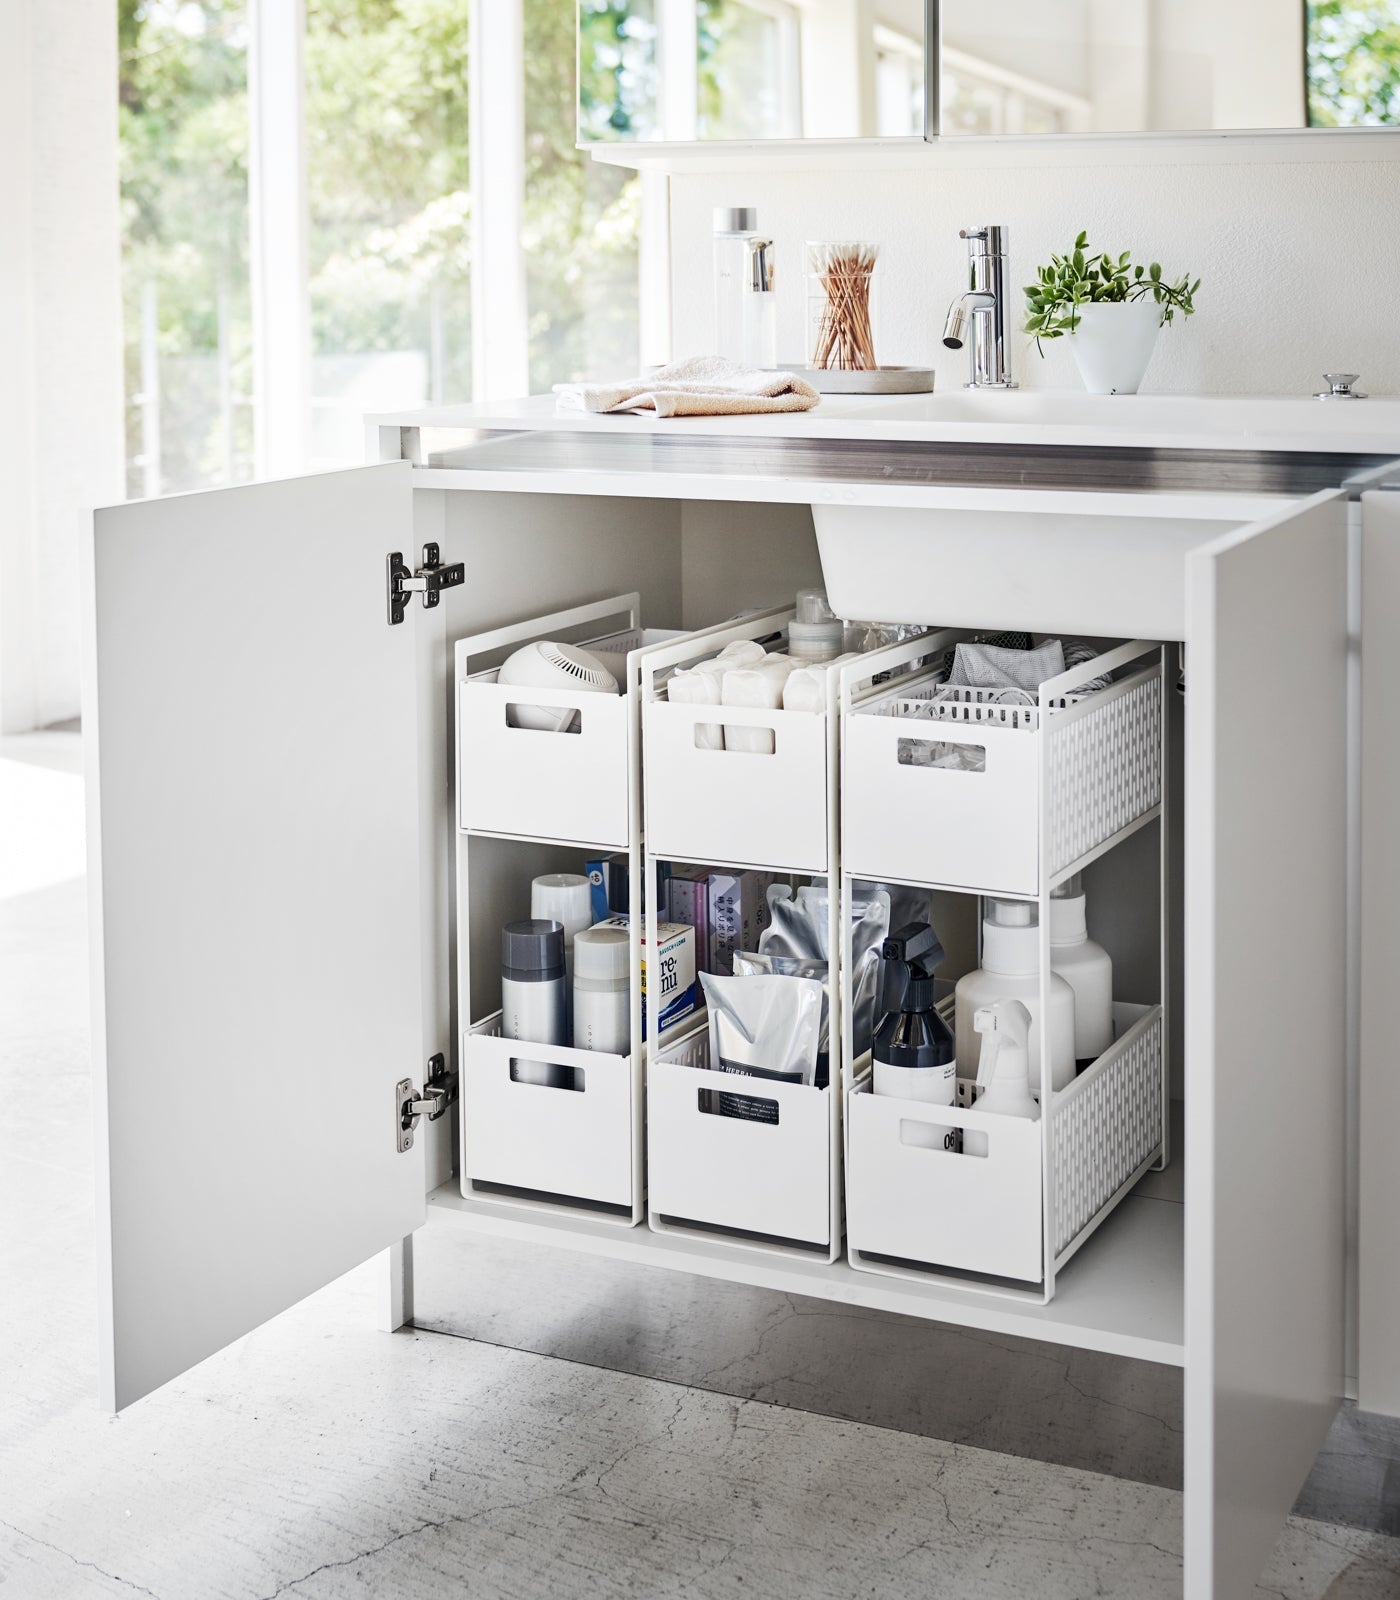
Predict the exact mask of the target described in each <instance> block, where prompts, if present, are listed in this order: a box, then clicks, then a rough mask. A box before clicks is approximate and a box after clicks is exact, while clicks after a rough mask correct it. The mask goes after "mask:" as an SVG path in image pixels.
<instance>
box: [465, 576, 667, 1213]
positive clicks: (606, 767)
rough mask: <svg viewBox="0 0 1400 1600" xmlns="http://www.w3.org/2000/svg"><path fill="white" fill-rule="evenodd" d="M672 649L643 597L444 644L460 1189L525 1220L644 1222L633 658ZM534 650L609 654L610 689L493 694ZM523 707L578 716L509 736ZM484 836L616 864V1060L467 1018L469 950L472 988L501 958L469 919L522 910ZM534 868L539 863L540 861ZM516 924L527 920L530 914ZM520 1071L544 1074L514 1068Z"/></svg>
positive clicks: (507, 865) (575, 859) (470, 1014)
mask: <svg viewBox="0 0 1400 1600" xmlns="http://www.w3.org/2000/svg"><path fill="white" fill-rule="evenodd" d="M681 637H683V636H682V635H680V634H678V633H677V632H676V631H675V630H660V629H651V628H644V627H643V626H642V620H641V601H640V596H639V595H636V594H630V595H621V596H615V597H613V598H610V599H606V600H601V601H598V602H596V603H594V604H591V605H584V606H576V607H574V608H572V609H570V610H567V611H559V612H555V613H553V614H552V615H549V616H544V617H537V618H533V619H531V620H530V621H527V622H522V623H518V624H514V625H512V626H509V627H504V628H496V629H493V630H491V631H490V632H489V633H482V634H477V635H475V636H474V637H471V638H467V639H462V640H460V641H459V642H458V644H457V647H456V683H457V814H458V823H459V832H458V851H457V923H458V938H457V961H458V979H457V981H458V994H459V997H460V1011H461V1015H462V1018H463V1037H462V1073H461V1082H462V1093H461V1103H462V1162H461V1167H462V1190H463V1193H464V1195H466V1196H467V1197H468V1198H477V1199H489V1200H491V1201H494V1202H498V1203H502V1204H509V1205H519V1206H526V1207H529V1208H533V1209H539V1208H541V1207H543V1208H545V1209H549V1210H559V1209H577V1208H578V1207H579V1206H584V1207H587V1208H589V1209H590V1210H592V1211H594V1212H596V1214H597V1215H598V1216H599V1217H600V1219H602V1220H613V1221H617V1222H619V1223H621V1224H624V1225H626V1226H632V1225H634V1224H635V1223H636V1222H638V1221H639V1220H640V1219H641V1216H642V1211H643V1205H644V1194H645V1188H644V1182H643V1088H642V1058H643V1053H644V1050H643V1043H642V1002H641V985H640V979H639V973H640V965H641V927H642V917H641V871H642V856H641V771H640V767H641V737H640V733H641V730H640V690H641V662H642V661H643V659H644V658H645V656H646V654H647V652H648V651H649V650H651V649H655V648H657V647H659V646H664V645H666V644H668V643H669V642H670V641H672V640H675V639H678V638H681ZM536 640H553V641H557V642H563V643H572V644H580V645H583V646H584V647H585V648H588V649H590V650H593V651H600V652H604V653H606V654H608V655H610V656H612V657H613V658H614V659H616V658H618V657H621V658H622V659H623V661H624V662H625V667H624V669H623V670H624V674H625V682H624V683H623V692H622V693H621V694H601V693H595V692H590V691H587V690H579V689H573V688H569V687H564V686H561V687H554V686H550V687H548V688H522V687H518V686H507V685H503V684H501V683H499V682H498V681H497V674H498V668H499V665H500V662H501V661H502V660H503V659H505V657H506V656H508V655H509V654H510V653H511V652H512V651H513V650H515V649H517V648H519V647H520V646H522V645H525V644H528V643H531V642H533V641H536ZM483 663H485V664H484V665H483ZM520 705H533V706H546V707H569V708H573V709H575V710H576V711H577V712H578V716H577V717H576V718H575V719H574V727H573V729H572V731H569V732H560V733H554V732H545V731H541V730H540V729H538V728H531V727H520V726H517V725H516V722H517V718H516V717H514V716H513V715H512V708H513V707H516V706H520ZM482 840H498V841H502V842H503V846H504V845H508V844H510V843H519V842H527V843H530V844H532V845H534V846H545V845H548V846H561V847H572V858H571V860H570V862H569V865H570V869H571V870H578V869H579V868H580V867H581V866H582V864H583V862H584V860H585V859H591V858H595V857H600V856H606V855H609V854H620V853H622V852H626V853H627V858H628V886H629V897H630V898H629V917H630V928H629V935H630V939H629V943H630V950H629V971H630V973H631V975H632V982H631V996H630V1008H631V1017H632V1022H631V1040H632V1044H631V1049H630V1051H629V1052H628V1053H627V1054H625V1055H614V1054H610V1053H607V1052H602V1051H592V1050H580V1049H575V1048H573V1047H572V1046H563V1045H545V1044H541V1043H538V1042H527V1041H521V1040H514V1039H505V1038H502V1037H501V1018H500V1013H499V1011H491V1012H489V1013H488V1014H487V1015H485V1016H480V1015H478V1014H477V1011H476V1009H475V1008H474V1006H473V1001H472V994H473V948H474V943H477V944H479V945H480V948H479V950H477V952H476V964H477V974H476V975H477V984H476V988H477V990H478V991H480V990H481V989H482V988H483V987H486V983H485V981H484V980H485V979H487V978H488V976H489V974H490V972H491V970H492V966H493V963H498V961H499V954H498V950H499V936H498V934H497V933H496V928H497V926H498V923H499V921H500V920H502V919H501V918H500V917H485V918H484V917H483V915H482V909H483V907H489V908H497V907H500V906H502V905H504V904H505V899H506V895H507V893H509V894H510V895H514V896H516V897H517V898H516V899H515V900H514V901H513V902H512V903H513V904H515V905H516V906H517V907H520V901H519V898H518V896H519V895H520V893H521V890H522V886H521V884H520V883H518V882H515V881H513V880H514V879H515V878H517V877H519V876H520V872H519V871H518V870H517V869H516V867H515V862H514V858H509V859H507V858H504V857H502V858H497V859H493V858H492V857H491V855H490V847H487V848H486V849H485V850H483V847H482V845H481V844H480V841H482ZM474 852H481V853H482V855H483V857H484V859H485V863H486V864H485V865H483V866H480V867H479V868H477V869H475V870H474V869H473V865H472V862H473V859H474ZM529 859H535V858H534V857H530V858H529ZM538 859H540V860H541V861H544V859H545V857H544V855H543V853H541V855H540V856H539V858H538ZM562 860H563V857H562V855H561V856H560V859H559V860H551V861H549V862H548V864H547V865H545V866H543V868H542V870H554V868H555V867H556V866H558V865H560V864H561V862H562ZM525 888H528V883H526V885H525ZM515 914H516V915H528V910H527V909H517V911H516V913H515ZM474 917H475V921H476V934H475V939H474V934H473V920H474ZM522 1063H528V1064H529V1065H531V1066H537V1065H538V1064H541V1063H543V1064H544V1065H546V1066H548V1067H550V1068H551V1069H553V1070H551V1071H550V1072H548V1073H547V1074H540V1073H538V1072H522V1071H521V1070H520V1068H521V1065H522ZM541 1077H544V1078H546V1079H547V1080H548V1081H546V1082H541V1081H540V1079H541Z"/></svg>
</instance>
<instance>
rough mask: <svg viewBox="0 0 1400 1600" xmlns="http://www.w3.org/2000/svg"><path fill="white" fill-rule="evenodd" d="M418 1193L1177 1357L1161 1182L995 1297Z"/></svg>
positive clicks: (922, 1307) (478, 1214) (566, 1238)
mask: <svg viewBox="0 0 1400 1600" xmlns="http://www.w3.org/2000/svg"><path fill="white" fill-rule="evenodd" d="M1163 1176H1165V1175H1163ZM429 1205H430V1207H431V1208H433V1210H435V1211H437V1212H438V1213H444V1212H450V1213H451V1214H452V1216H453V1218H454V1220H456V1221H458V1222H460V1223H462V1224H465V1225H466V1226H467V1227H469V1228H472V1229H473V1230H475V1231H476V1232H478V1233H486V1234H491V1235H493V1236H494V1237H497V1238H503V1239H513V1240H516V1241H517V1242H519V1243H523V1244H543V1245H554V1246H555V1247H557V1248H559V1249H564V1250H577V1251H581V1252H582V1253H583V1254H585V1255H594V1256H606V1257H609V1258H610V1259H612V1260H615V1261H631V1262H635V1263H636V1264H637V1265H639V1266H650V1267H668V1268H671V1269H673V1270H677V1271H682V1272H692V1273H698V1274H699V1275H700V1276H702V1277H709V1278H719V1279H724V1280H726V1281H728V1282H731V1283H746V1284H751V1285H753V1286H754V1287H756V1288H764V1289H776V1290H778V1291H779V1292H780V1293H785V1294H805V1295H811V1296H814V1297H815V1298H817V1299H821V1300H834V1301H837V1302H839V1303H840V1304H843V1305H857V1306H864V1307H866V1308H867V1309H870V1310H875V1311H894V1312H900V1313H902V1314H903V1315H905V1316H914V1317H923V1318H926V1319H927V1320H929V1321H933V1322H947V1323H952V1324H954V1325H957V1326H961V1327H968V1328H980V1329H982V1330H984V1331H986V1332H989V1333H1001V1334H1010V1335H1013V1336H1016V1337H1020V1338H1025V1339H1041V1340H1045V1341H1046V1342H1048V1343H1051V1344H1064V1345H1072V1346H1075V1347H1077V1348H1080V1349H1085V1350H1101V1351H1104V1352H1106V1353H1108V1354H1110V1355H1121V1356H1130V1357H1133V1358H1135V1359H1137V1360H1140V1361H1156V1362H1160V1363H1162V1364H1164V1365H1167V1366H1178V1367H1179V1366H1184V1365H1185V1341H1184V1333H1183V1326H1184V1321H1183V1310H1182V1302H1183V1267H1182V1262H1183V1255H1182V1233H1183V1214H1184V1207H1183V1206H1182V1204H1181V1202H1180V1201H1179V1200H1176V1199H1174V1198H1170V1197H1169V1196H1168V1195H1167V1194H1163V1193H1157V1192H1146V1193H1145V1192H1143V1189H1141V1188H1140V1189H1139V1191H1138V1192H1137V1193H1135V1194H1133V1195H1130V1196H1129V1197H1128V1198H1127V1199H1126V1200H1125V1201H1124V1202H1123V1204H1122V1205H1121V1206H1120V1207H1119V1208H1118V1210H1117V1211H1116V1212H1115V1213H1114V1215H1113V1216H1112V1217H1110V1218H1109V1219H1108V1220H1107V1221H1106V1222H1105V1223H1104V1225H1103V1227H1102V1228H1100V1229H1099V1231H1098V1233H1097V1234H1096V1235H1095V1236H1094V1237H1093V1238H1092V1239H1091V1240H1090V1241H1089V1242H1088V1243H1087V1244H1086V1245H1085V1246H1084V1248H1083V1250H1082V1251H1081V1252H1080V1253H1079V1255H1078V1257H1077V1258H1076V1259H1075V1261H1074V1263H1073V1265H1072V1266H1071V1267H1069V1268H1067V1269H1066V1271H1065V1274H1064V1276H1063V1277H1062V1278H1061V1279H1060V1280H1059V1282H1058V1284H1057V1288H1056V1294H1055V1298H1054V1300H1052V1301H1051V1302H1050V1304H1049V1305H1038V1304H1032V1303H1030V1302H1028V1301H1024V1300H1020V1299H1013V1298H1005V1299H1003V1298H999V1297H996V1296H994V1295H990V1294H988V1293H987V1292H986V1291H985V1289H969V1290H967V1291H963V1290H959V1289H957V1288H954V1287H950V1286H949V1285H948V1284H947V1283H945V1282H929V1283H928V1284H922V1283H915V1282H910V1281H906V1280H904V1279H901V1278H887V1277H883V1276H878V1275H876V1274H873V1273H868V1272H857V1271H855V1270H854V1269H853V1268H852V1267H851V1266H850V1265H848V1264H847V1263H846V1262H845V1261H836V1262H832V1263H827V1262H825V1261H817V1260H813V1261H810V1262H809V1261H803V1260H800V1259H794V1258H792V1257H790V1256H779V1255H776V1254H773V1255H769V1254H766V1253H763V1252H760V1251H754V1250H746V1249H743V1248H740V1247H735V1246H732V1245H728V1244H726V1243H724V1242H723V1241H721V1240H718V1239H714V1238H711V1237H707V1236H701V1235H699V1234H697V1235H696V1236H695V1237H694V1238H690V1237H687V1236H684V1235H677V1234H674V1233H665V1234H660V1233H652V1232H650V1231H649V1230H648V1229H647V1228H646V1227H644V1226H643V1227H637V1228H630V1229H620V1228H618V1227H616V1226H615V1225H613V1224H609V1223H607V1222H601V1221H597V1220H595V1219H593V1218H591V1217H588V1216H586V1215H579V1216H577V1217H572V1216H564V1215H560V1214H559V1213H557V1212H554V1213H550V1214H548V1215H547V1216H546V1215H545V1214H543V1213H542V1214H541V1216H540V1219H539V1220H536V1219H535V1218H534V1217H532V1216H531V1215H530V1214H529V1213H528V1212H524V1211H522V1210H520V1209H518V1208H515V1207H512V1206H507V1205H498V1204H495V1203H493V1202H492V1201H489V1200H483V1199H470V1200H469V1199H466V1198H464V1197H463V1195H462V1193H461V1191H460V1189H459V1188H458V1186H457V1183H456V1181H455V1180H454V1181H453V1182H450V1183H446V1184H444V1185H443V1186H442V1187H441V1188H439V1189H436V1190H435V1191H434V1192H433V1193H432V1194H431V1195H430V1196H429Z"/></svg>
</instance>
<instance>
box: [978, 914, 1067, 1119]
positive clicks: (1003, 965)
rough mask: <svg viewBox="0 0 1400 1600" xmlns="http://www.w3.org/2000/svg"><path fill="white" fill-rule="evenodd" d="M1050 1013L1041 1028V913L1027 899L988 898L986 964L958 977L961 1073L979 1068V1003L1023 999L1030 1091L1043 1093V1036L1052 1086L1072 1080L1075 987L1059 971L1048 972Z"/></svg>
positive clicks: (984, 939) (984, 944)
mask: <svg viewBox="0 0 1400 1600" xmlns="http://www.w3.org/2000/svg"><path fill="white" fill-rule="evenodd" d="M1049 987H1050V1017H1049V1022H1048V1026H1047V1027H1046V1028H1044V1029H1042V1026H1041V1020H1042V1019H1041V1016H1040V914H1039V910H1038V908H1037V907H1035V906H1033V905H1031V904H1029V903H1028V902H1027V901H1025V900H990V901H988V903H987V914H986V916H985V917H984V918H983V920H982V965H981V966H980V967H978V969H977V970H976V971H975V972H969V973H966V974H965V975H964V976H963V977H961V978H959V979H958V987H957V991H956V1001H955V1021H956V1025H957V1039H958V1076H959V1077H960V1078H971V1077H974V1076H975V1075H976V1073H977V1063H978V1057H979V1055H980V1053H981V1040H980V1038H979V1036H978V1033H977V1030H976V1027H975V1026H974V1023H973V1017H974V1014H975V1013H976V1012H977V1010H978V1009H979V1007H982V1006H990V1005H995V1003H996V1002H997V1001H998V1000H1019V1001H1020V1002H1021V1004H1022V1005H1023V1006H1025V1008H1026V1010H1027V1011H1028V1012H1029V1013H1030V1018H1031V1022H1030V1040H1029V1058H1030V1071H1031V1093H1032V1094H1034V1095H1035V1096H1036V1097H1037V1098H1039V1096H1040V1041H1041V1037H1042V1033H1044V1034H1046V1035H1047V1036H1048V1039H1049V1048H1050V1064H1051V1072H1052V1077H1051V1087H1052V1088H1055V1089H1063V1088H1064V1087H1065V1085H1066V1084H1067V1083H1071V1082H1073V1080H1074V1065H1075V1055H1074V990H1073V989H1071V988H1070V986H1069V984H1067V983H1066V982H1065V980H1064V979H1063V978H1062V977H1060V975H1059V974H1058V973H1057V972H1054V971H1052V972H1051V973H1050V986H1049Z"/></svg>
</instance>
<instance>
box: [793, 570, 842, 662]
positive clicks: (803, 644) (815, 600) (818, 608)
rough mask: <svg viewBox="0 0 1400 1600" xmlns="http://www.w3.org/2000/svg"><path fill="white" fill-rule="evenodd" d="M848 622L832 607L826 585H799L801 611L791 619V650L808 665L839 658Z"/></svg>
mask: <svg viewBox="0 0 1400 1600" xmlns="http://www.w3.org/2000/svg"><path fill="white" fill-rule="evenodd" d="M845 632H846V625H845V623H844V622H842V621H841V619H840V617H838V616H837V615H836V613H835V612H834V611H833V610H832V609H831V605H830V602H829V601H828V600H827V598H826V590H825V589H799V590H798V591H797V615H796V616H795V617H794V618H793V619H792V621H791V622H790V623H788V654H789V655H790V656H791V657H792V659H793V660H794V661H796V662H798V663H799V664H800V665H802V666H804V667H813V666H820V665H821V664H822V663H823V662H826V661H835V659H836V658H837V656H839V655H840V654H841V650H842V647H843V644H844V640H845Z"/></svg>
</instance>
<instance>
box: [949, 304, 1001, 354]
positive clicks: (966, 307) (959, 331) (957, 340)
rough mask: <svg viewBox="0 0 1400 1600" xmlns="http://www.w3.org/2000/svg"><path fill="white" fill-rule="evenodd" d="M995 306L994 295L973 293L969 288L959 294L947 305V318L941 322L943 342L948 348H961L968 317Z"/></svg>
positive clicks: (963, 342)
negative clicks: (964, 292)
mask: <svg viewBox="0 0 1400 1600" xmlns="http://www.w3.org/2000/svg"><path fill="white" fill-rule="evenodd" d="M995 306H996V297H995V296H994V295H990V294H979V293H975V292H974V291H973V290H971V289H969V290H968V292H967V293H966V294H960V295H959V296H958V297H957V299H956V300H954V301H953V303H952V305H950V306H949V307H948V316H947V320H946V321H945V322H944V324H943V343H944V344H945V345H947V347H948V348H949V349H950V350H961V349H962V347H963V345H964V344H965V343H966V342H967V339H966V335H967V319H968V317H969V316H972V315H975V314H976V313H977V312H979V311H991V310H993V309H994V308H995Z"/></svg>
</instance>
